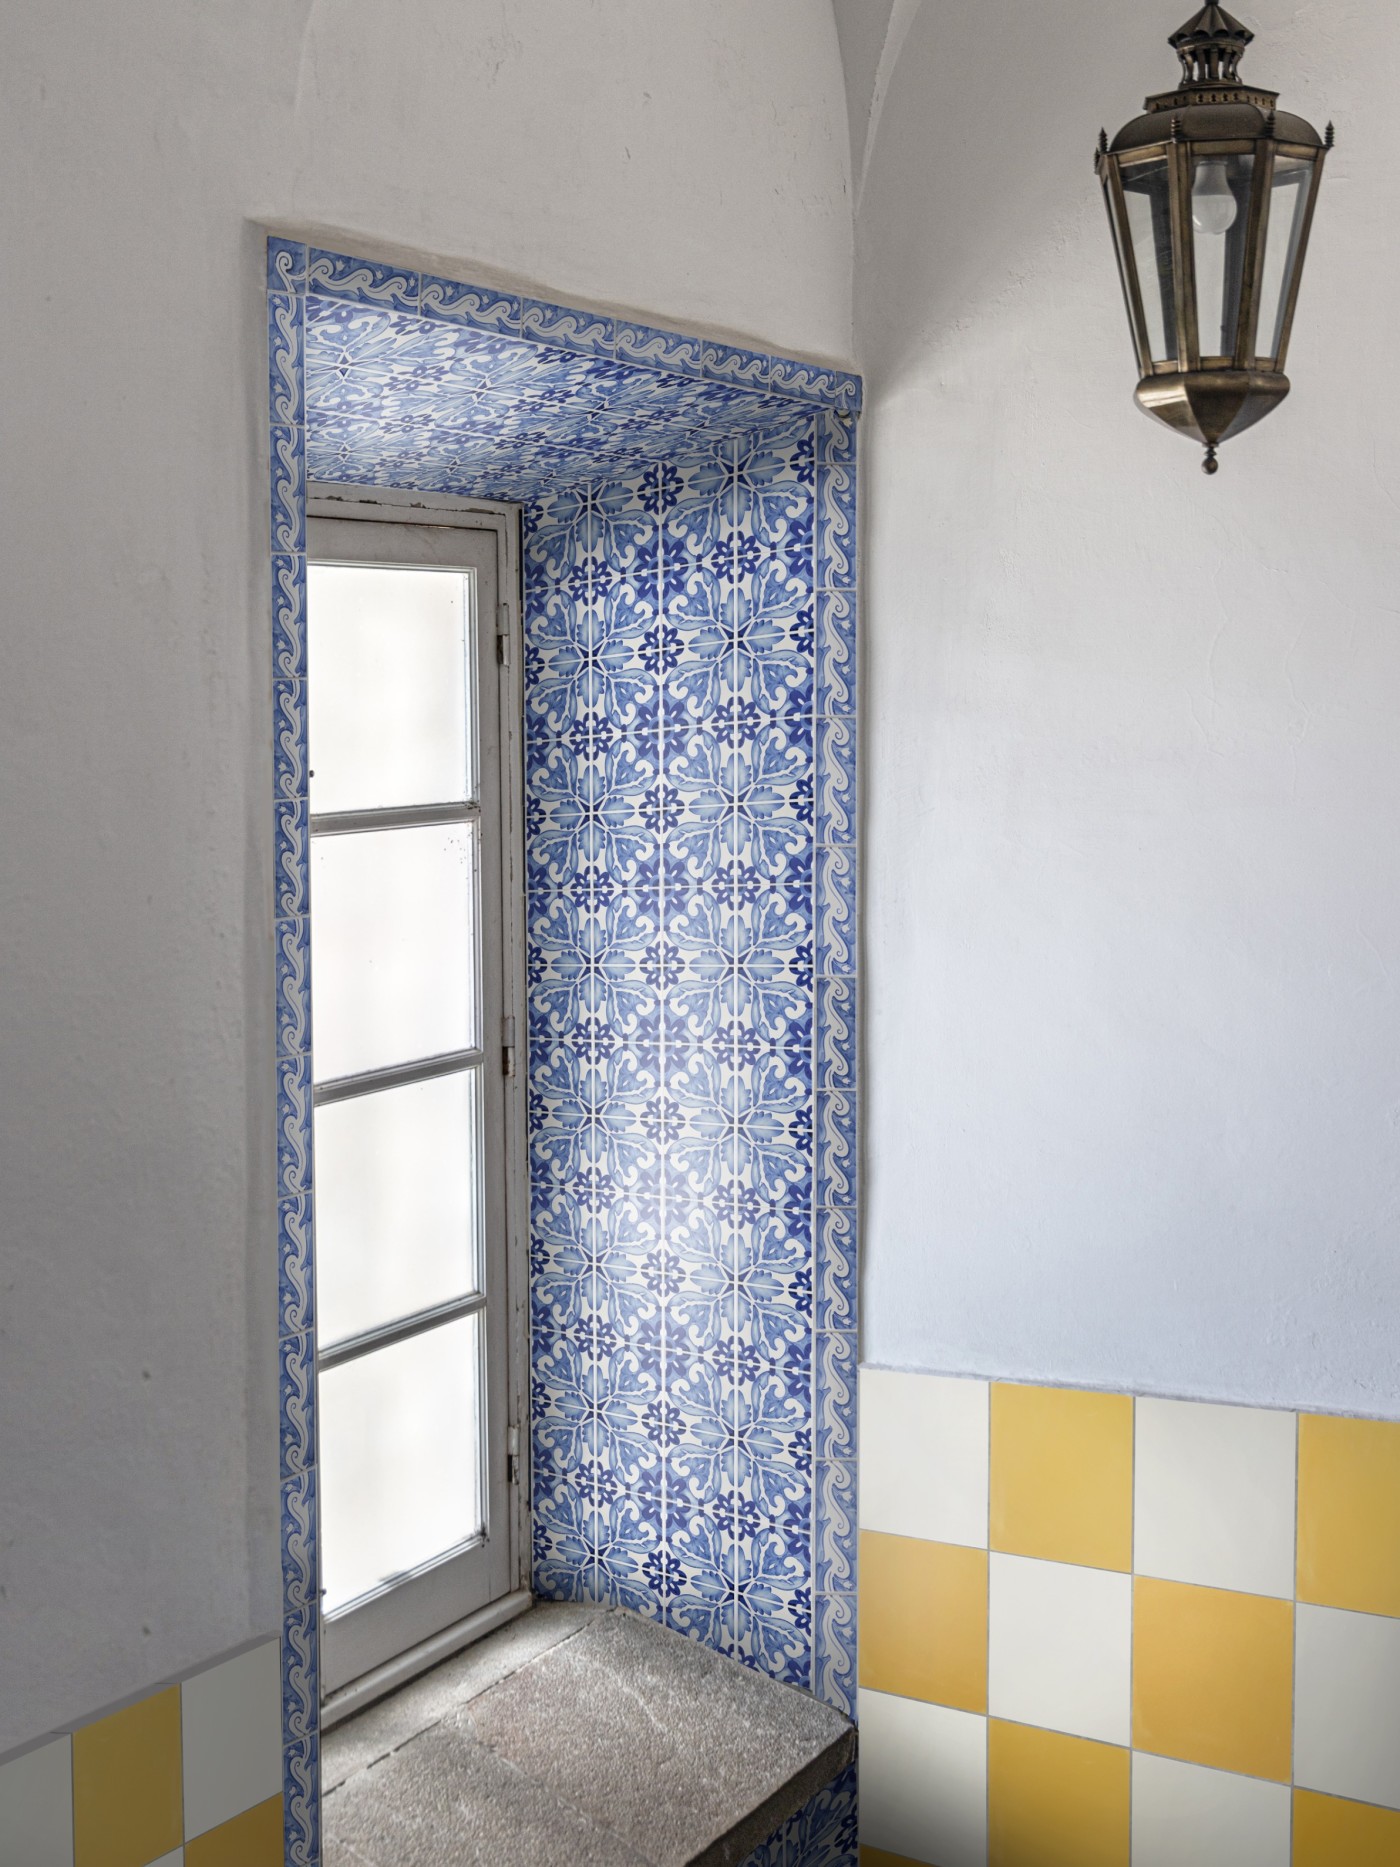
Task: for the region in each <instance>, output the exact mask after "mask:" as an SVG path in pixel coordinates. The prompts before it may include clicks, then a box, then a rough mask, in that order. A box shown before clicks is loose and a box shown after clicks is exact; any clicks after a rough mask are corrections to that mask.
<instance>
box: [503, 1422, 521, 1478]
mask: <svg viewBox="0 0 1400 1867" xmlns="http://www.w3.org/2000/svg"><path fill="white" fill-rule="evenodd" d="M506 1483H507V1484H508V1485H517V1484H519V1483H520V1428H519V1427H518V1426H512V1427H511V1428H510V1430H509V1431H508V1432H507V1434H506Z"/></svg>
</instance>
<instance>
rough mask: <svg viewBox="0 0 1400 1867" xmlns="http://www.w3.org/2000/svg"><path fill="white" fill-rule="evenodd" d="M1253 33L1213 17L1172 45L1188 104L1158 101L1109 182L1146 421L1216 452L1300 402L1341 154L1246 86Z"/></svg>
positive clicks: (1268, 94)
mask: <svg viewBox="0 0 1400 1867" xmlns="http://www.w3.org/2000/svg"><path fill="white" fill-rule="evenodd" d="M1253 37H1254V34H1253V33H1252V32H1250V31H1249V29H1248V28H1247V27H1245V26H1242V25H1241V24H1240V22H1239V21H1238V20H1237V19H1232V18H1231V16H1230V15H1229V14H1228V13H1227V12H1225V10H1224V8H1223V7H1219V6H1216V5H1213V4H1212V5H1209V6H1206V7H1204V8H1203V9H1202V10H1201V11H1200V12H1199V13H1198V14H1197V15H1196V17H1195V18H1194V19H1193V20H1190V21H1188V23H1187V24H1186V25H1185V26H1183V27H1182V28H1181V30H1180V31H1179V32H1174V33H1173V34H1172V36H1171V39H1170V40H1169V41H1168V43H1169V44H1170V45H1172V46H1173V47H1174V48H1175V50H1176V52H1177V54H1178V56H1179V57H1180V59H1181V70H1182V84H1181V88H1180V90H1177V91H1169V92H1166V93H1164V94H1163V95H1162V96H1160V97H1149V98H1148V99H1147V115H1146V116H1143V117H1135V118H1134V119H1133V121H1132V122H1131V123H1129V124H1127V125H1126V126H1125V127H1124V128H1123V129H1121V130H1120V131H1119V132H1118V134H1117V136H1115V137H1114V139H1113V142H1112V143H1111V144H1110V142H1109V140H1108V136H1107V134H1106V133H1102V134H1101V135H1100V138H1099V153H1098V172H1099V179H1100V180H1101V181H1102V183H1103V190H1104V195H1105V198H1106V199H1107V202H1108V216H1109V220H1110V222H1111V224H1112V227H1113V237H1114V242H1115V244H1116V246H1117V249H1118V270H1119V272H1120V274H1121V276H1122V280H1123V296H1124V298H1125V299H1126V301H1127V306H1128V322H1129V324H1130V325H1131V326H1132V333H1133V343H1134V345H1135V347H1136V350H1137V360H1138V374H1139V376H1140V378H1141V380H1140V381H1139V383H1138V386H1137V392H1136V393H1137V402H1138V406H1139V407H1140V408H1142V409H1145V410H1146V411H1147V413H1148V414H1149V415H1155V416H1156V417H1157V419H1158V420H1159V421H1164V422H1166V423H1167V425H1168V426H1169V427H1172V428H1175V429H1177V430H1178V431H1179V432H1180V433H1182V434H1187V435H1190V436H1191V437H1192V439H1193V440H1196V441H1199V442H1201V443H1202V444H1203V446H1204V447H1205V450H1206V457H1205V461H1204V463H1203V464H1204V467H1205V470H1206V472H1207V473H1214V472H1215V471H1216V468H1217V466H1218V464H1219V463H1218V461H1217V459H1216V449H1217V447H1218V446H1219V444H1220V442H1222V441H1224V440H1226V439H1228V438H1229V436H1231V435H1235V434H1239V433H1241V432H1242V431H1243V430H1244V429H1245V428H1249V427H1252V426H1253V425H1254V423H1255V422H1256V421H1262V420H1263V418H1264V416H1265V415H1267V414H1269V413H1270V411H1271V410H1273V409H1275V408H1277V406H1278V404H1279V403H1280V402H1281V401H1282V400H1283V398H1284V397H1285V396H1286V395H1287V394H1288V378H1287V377H1286V376H1285V375H1284V373H1283V369H1284V364H1285V362H1286V360H1287V356H1288V338H1289V333H1290V331H1291V330H1292V328H1293V309H1294V306H1295V305H1296V303H1297V300H1298V284H1299V281H1300V280H1301V278H1302V275H1303V260H1304V256H1305V254H1306V252H1307V245H1308V229H1309V227H1310V226H1311V224H1312V216H1313V207H1314V204H1315V203H1316V200H1317V190H1318V185H1319V183H1320V182H1321V180H1322V164H1323V162H1324V160H1325V159H1326V154H1327V151H1328V149H1330V148H1331V147H1332V126H1331V124H1330V123H1329V124H1328V126H1327V137H1326V141H1325V143H1324V140H1323V138H1322V137H1320V136H1319V135H1318V133H1317V131H1316V130H1315V129H1313V127H1312V125H1311V124H1310V123H1305V122H1304V121H1303V119H1302V118H1301V117H1293V116H1289V115H1287V114H1286V113H1285V112H1284V111H1281V110H1278V109H1277V108H1276V105H1277V103H1278V93H1277V92H1275V91H1256V90H1254V89H1253V88H1252V87H1251V86H1249V85H1247V84H1242V83H1241V81H1240V77H1239V65H1240V57H1241V55H1242V54H1243V52H1244V50H1245V48H1246V47H1247V46H1248V44H1249V43H1250V41H1251V39H1252V38H1253Z"/></svg>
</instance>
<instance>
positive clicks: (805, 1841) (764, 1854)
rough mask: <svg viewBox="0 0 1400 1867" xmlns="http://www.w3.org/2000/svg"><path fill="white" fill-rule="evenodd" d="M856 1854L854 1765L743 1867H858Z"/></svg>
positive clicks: (792, 1818) (844, 1771)
mask: <svg viewBox="0 0 1400 1867" xmlns="http://www.w3.org/2000/svg"><path fill="white" fill-rule="evenodd" d="M857 1854H858V1848H857V1841H856V1770H855V1765H854V1764H852V1765H850V1766H849V1767H848V1768H847V1769H845V1770H843V1771H842V1773H841V1774H840V1776H838V1777H837V1778H836V1779H835V1780H834V1781H833V1782H830V1783H828V1784H827V1786H826V1787H825V1788H824V1789H820V1790H818V1792H817V1794H816V1795H815V1796H813V1798H812V1800H811V1801H810V1802H809V1803H808V1804H807V1805H806V1807H805V1808H801V1809H799V1810H798V1811H797V1813H796V1815H794V1816H792V1817H791V1818H790V1819H789V1820H788V1821H786V1822H785V1823H784V1824H783V1826H782V1827H781V1828H780V1829H779V1830H778V1832H777V1834H775V1835H774V1836H772V1837H771V1839H770V1840H768V1841H765V1842H764V1843H763V1845H762V1846H761V1847H759V1848H756V1849H755V1850H754V1852H753V1853H752V1854H751V1855H750V1856H749V1858H748V1859H747V1860H746V1861H745V1862H744V1864H743V1867H856V1860H857Z"/></svg>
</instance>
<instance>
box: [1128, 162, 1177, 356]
mask: <svg viewBox="0 0 1400 1867" xmlns="http://www.w3.org/2000/svg"><path fill="white" fill-rule="evenodd" d="M1122 174H1123V198H1124V201H1125V203H1126V204H1127V209H1128V238H1129V239H1130V241H1131V242H1132V249H1133V265H1134V267H1135V268H1136V271H1137V278H1138V290H1139V291H1140V292H1141V294H1142V310H1143V316H1144V317H1145V318H1146V320H1147V348H1148V351H1149V353H1150V355H1151V357H1152V360H1153V362H1154V363H1175V362H1176V360H1177V352H1176V290H1175V275H1174V269H1173V266H1172V203H1171V180H1170V172H1169V170H1168V167H1167V159H1166V157H1165V156H1158V157H1156V158H1154V159H1153V160H1152V161H1149V162H1135V163H1133V164H1132V166H1131V167H1125V168H1124V169H1123V171H1122Z"/></svg>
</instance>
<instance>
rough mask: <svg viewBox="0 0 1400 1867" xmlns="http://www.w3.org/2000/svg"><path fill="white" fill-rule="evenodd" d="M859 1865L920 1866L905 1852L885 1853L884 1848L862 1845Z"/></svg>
mask: <svg viewBox="0 0 1400 1867" xmlns="http://www.w3.org/2000/svg"><path fill="white" fill-rule="evenodd" d="M860 1867H920V1863H919V1862H918V1861H911V1860H910V1858H909V1856H908V1855H907V1854H887V1853H886V1852H885V1850H884V1848H865V1847H863V1848H862V1849H861V1851H860Z"/></svg>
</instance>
